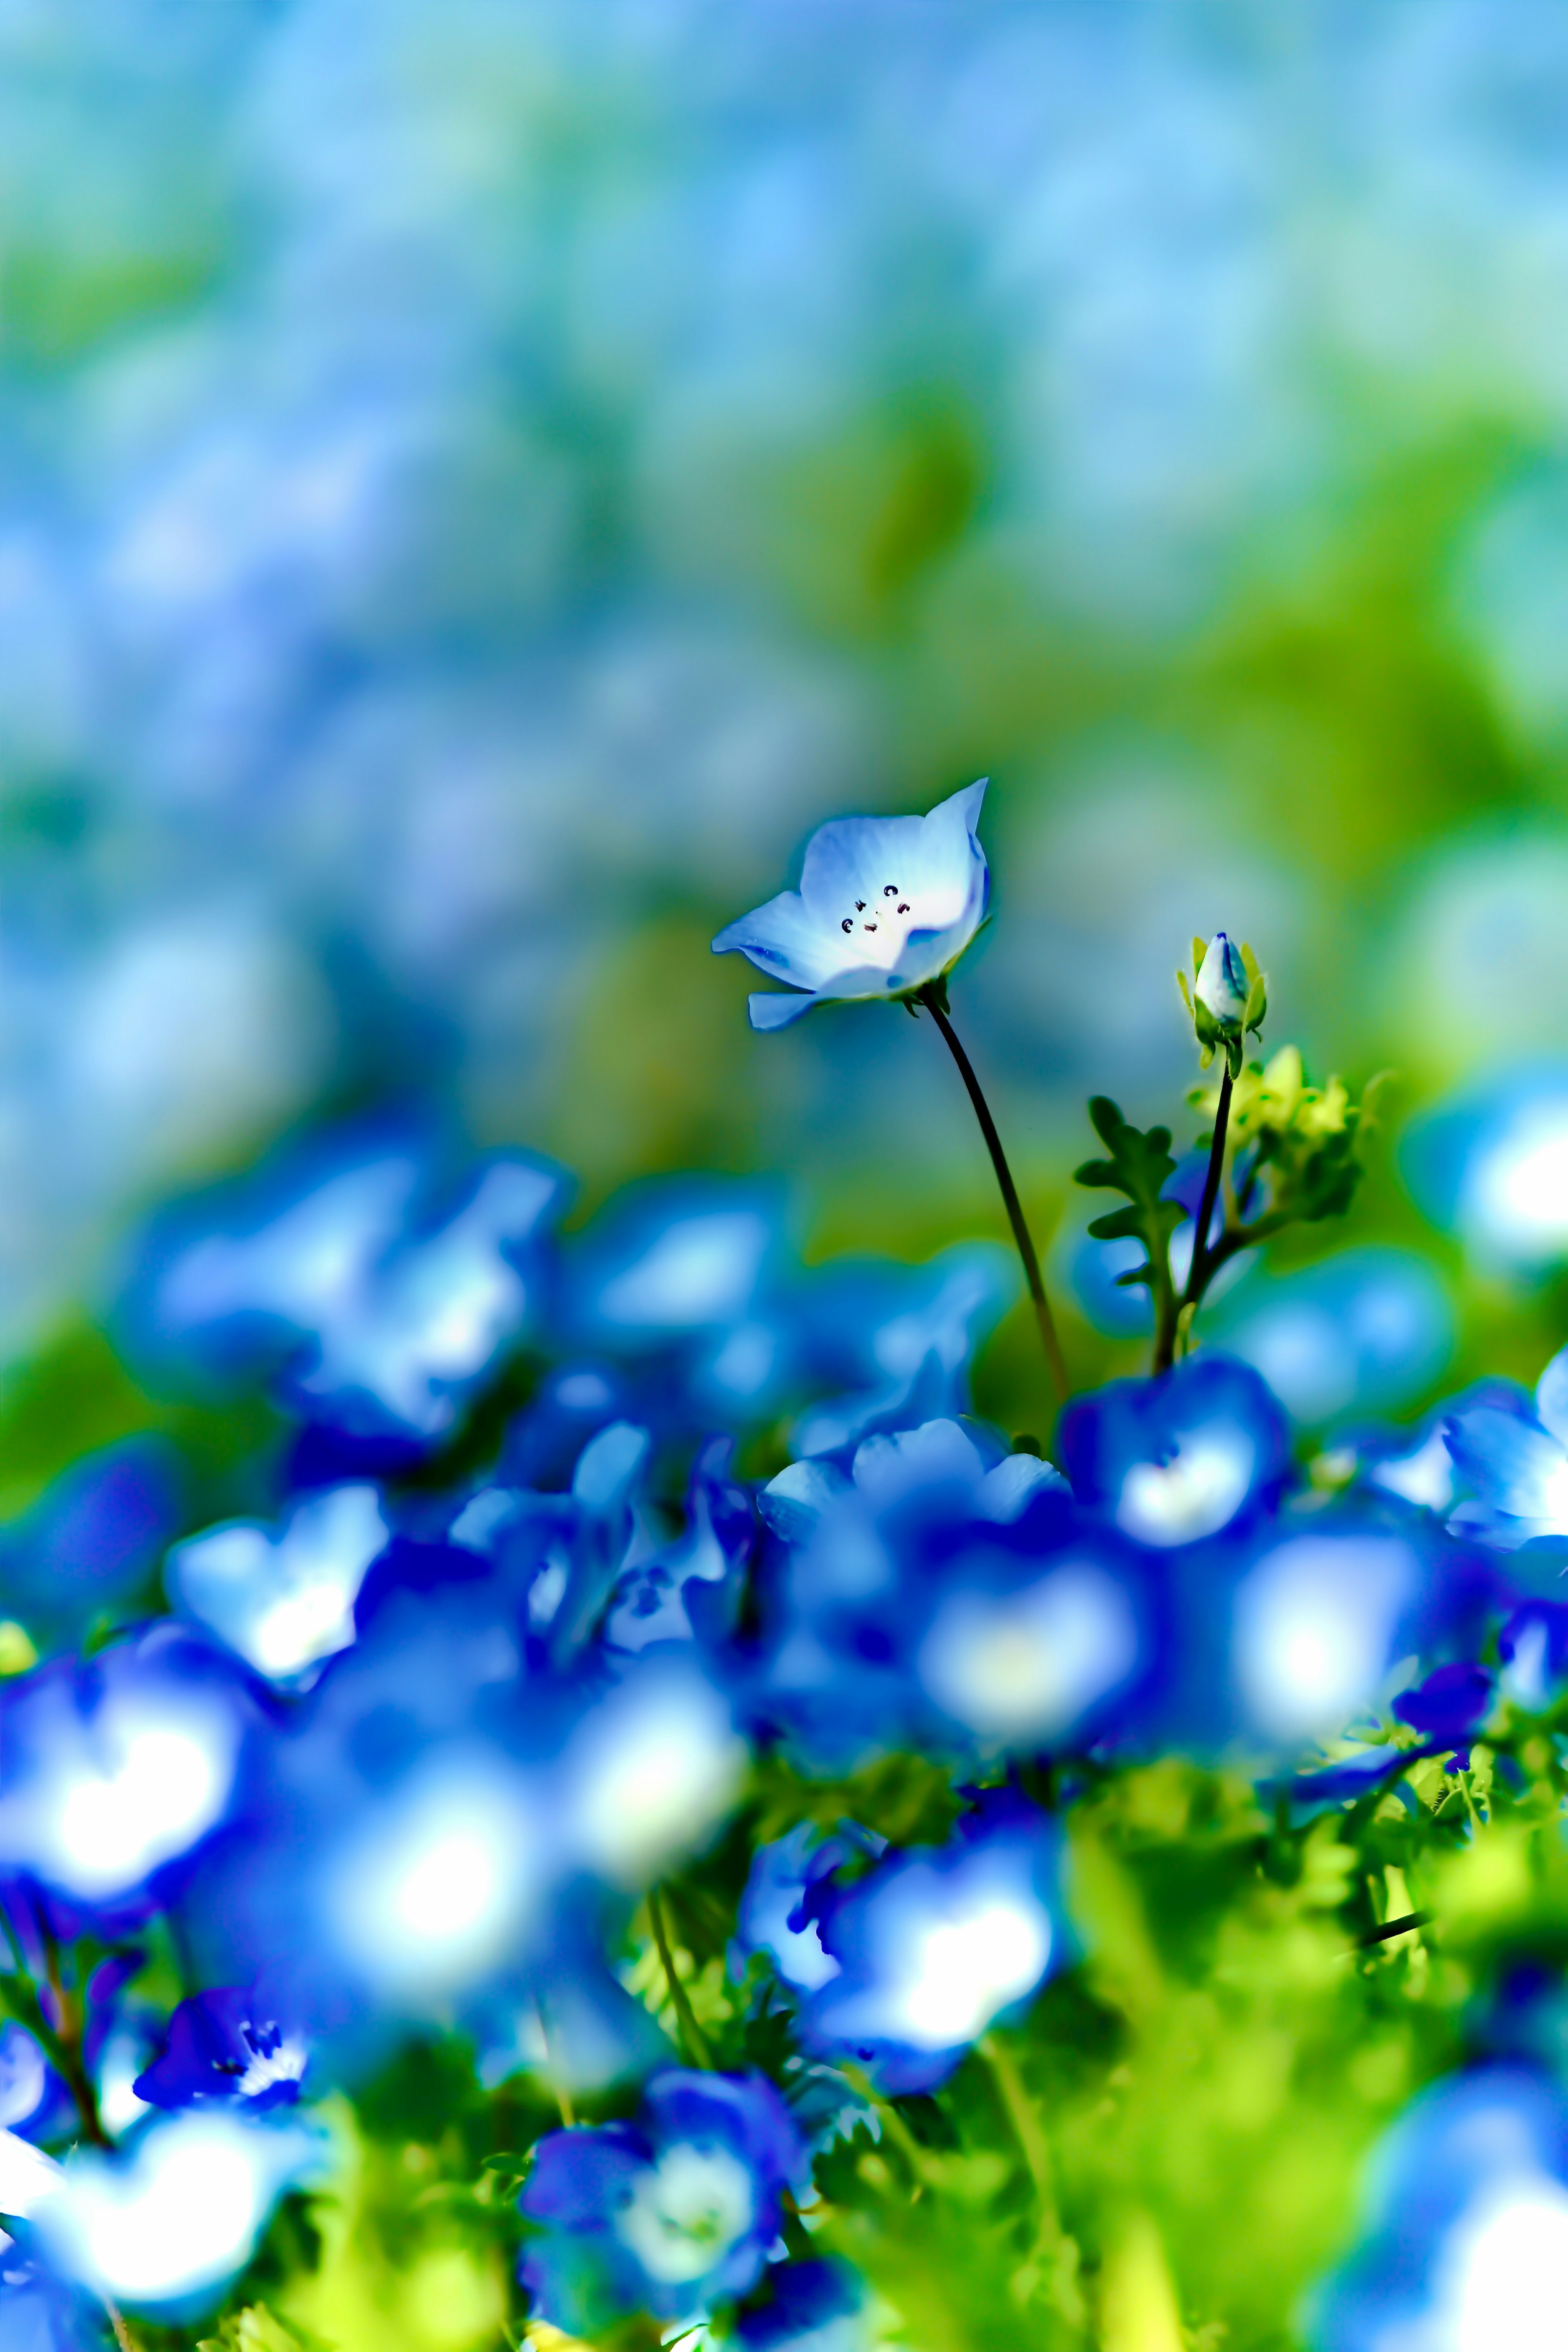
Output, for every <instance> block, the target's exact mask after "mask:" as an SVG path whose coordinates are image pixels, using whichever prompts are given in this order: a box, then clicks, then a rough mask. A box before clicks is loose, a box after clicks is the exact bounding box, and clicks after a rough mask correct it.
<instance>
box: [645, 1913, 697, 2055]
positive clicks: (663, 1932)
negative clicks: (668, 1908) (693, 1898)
mask: <svg viewBox="0 0 1568 2352" xmlns="http://www.w3.org/2000/svg"><path fill="white" fill-rule="evenodd" d="M647 1918H648V1926H649V1927H651V1928H652V1929H653V1940H654V1942H655V1943H656V1944H657V1945H658V1957H659V1963H660V1966H661V1967H662V1968H663V1969H664V1980H665V1983H666V1984H667V1985H668V1987H669V2000H670V2006H671V2008H672V2009H673V2010H674V2011H675V2021H676V2023H677V2025H678V2026H679V2029H680V2039H681V2041H682V2042H683V2043H684V2044H685V2048H686V2054H687V2056H688V2057H689V2059H691V2060H692V2062H693V2063H695V2064H696V2065H699V2066H711V2065H712V2063H713V2053H712V2052H711V2051H710V2049H709V2047H708V2043H707V2040H706V2037H705V2036H704V2034H703V2032H702V2028H701V2027H700V2025H699V2024H698V2022H697V2016H696V2012H695V2011H694V2010H693V2009H692V2006H691V2002H690V2000H689V1998H688V1995H687V1990H686V1987H685V1986H684V1985H683V1984H682V1983H681V1981H680V1979H679V1976H678V1975H677V1973H676V1968H675V1955H674V1953H673V1952H672V1951H671V1949H670V1945H669V1930H668V1927H666V1925H665V1918H664V1905H663V1902H662V1901H661V1899H660V1896H659V1892H658V1887H657V1886H650V1887H649V1888H648V1891H647Z"/></svg>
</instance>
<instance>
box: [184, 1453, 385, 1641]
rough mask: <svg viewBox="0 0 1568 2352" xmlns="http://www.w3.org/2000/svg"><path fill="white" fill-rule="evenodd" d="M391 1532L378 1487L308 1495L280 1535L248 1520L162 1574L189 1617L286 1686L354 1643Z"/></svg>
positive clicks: (199, 1541)
mask: <svg viewBox="0 0 1568 2352" xmlns="http://www.w3.org/2000/svg"><path fill="white" fill-rule="evenodd" d="M390 1532H391V1531H390V1529H389V1528H388V1526H387V1523H386V1520H385V1519H384V1517H383V1515H382V1504H381V1497H380V1496H379V1494H378V1493H377V1491H376V1489H375V1487H374V1486H333V1487H330V1488H328V1489H327V1490H326V1491H325V1492H324V1493H322V1494H318V1495H310V1496H306V1497H305V1498H304V1499H303V1500H301V1501H300V1502H298V1503H296V1504H295V1505H294V1506H293V1507H292V1509H291V1510H290V1511H289V1514H288V1517H287V1518H286V1519H285V1521H284V1523H283V1526H282V1528H280V1529H279V1532H278V1534H276V1535H270V1534H268V1530H267V1529H266V1528H264V1527H258V1526H257V1525H256V1524H255V1522H254V1521H252V1520H248V1519H236V1520H231V1521H229V1522H228V1523H227V1524H226V1525H225V1526H223V1527H217V1528H207V1529H206V1530H205V1533H203V1534H202V1535H199V1536H193V1537H191V1538H189V1539H188V1540H187V1541H186V1542H184V1543H182V1544H176V1545H175V1547H174V1550H173V1551H172V1552H171V1553H170V1554H169V1558H168V1562H167V1565H166V1567H165V1570H164V1575H165V1578H166V1580H167V1582H168V1587H169V1591H170V1592H171V1594H172V1595H173V1597H174V1600H175V1601H176V1602H177V1603H179V1604H180V1605H181V1606H182V1607H184V1610H185V1611H186V1612H187V1613H188V1614H189V1615H190V1616H192V1617H194V1618H195V1619H196V1620H197V1622H199V1623H201V1624H203V1625H205V1626H206V1627H207V1628H208V1630H209V1631H210V1632H212V1633H216V1635H217V1636H218V1639H219V1640H220V1641H223V1642H226V1643H228V1646H229V1648H230V1649H231V1650H235V1651H237V1652H238V1654H239V1655H240V1656H241V1657H242V1658H244V1659H245V1661H246V1663H247V1664H248V1665H251V1666H254V1667H255V1668H256V1671H257V1672H258V1674H262V1675H267V1676H268V1679H269V1680H271V1681H273V1682H279V1683H292V1682H298V1681H300V1680H301V1679H309V1677H310V1674H311V1672H312V1670H314V1669H319V1668H320V1666H321V1661H322V1660H323V1659H325V1658H329V1657H331V1655H332V1654H333V1653H334V1652H335V1651H338V1650H342V1649H346V1648H347V1647H348V1645H349V1643H351V1642H352V1641H353V1638H354V1601H355V1600H356V1598H357V1597H358V1593H359V1589H360V1585H361V1582H362V1580H363V1576H364V1572H365V1570H366V1569H367V1568H368V1567H369V1566H370V1563H371V1561H372V1560H373V1559H375V1557H376V1555H377V1554H378V1553H379V1552H381V1551H382V1550H383V1549H384V1548H385V1545H386V1541H387V1538H388V1536H389V1534H390Z"/></svg>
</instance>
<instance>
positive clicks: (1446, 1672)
mask: <svg viewBox="0 0 1568 2352" xmlns="http://www.w3.org/2000/svg"><path fill="white" fill-rule="evenodd" d="M1496 1693H1497V1685H1496V1682H1495V1681H1494V1679H1493V1677H1492V1676H1491V1675H1489V1673H1488V1672H1487V1670H1486V1668H1485V1666H1478V1665H1472V1664H1468V1663H1467V1662H1466V1661H1465V1660H1463V1659H1456V1660H1455V1661H1454V1662H1453V1663H1452V1664H1448V1665H1446V1666H1435V1667H1434V1668H1433V1670H1432V1672H1431V1673H1430V1674H1429V1675H1427V1676H1426V1680H1425V1681H1424V1682H1421V1683H1418V1684H1417V1685H1415V1688H1414V1689H1413V1690H1407V1691H1401V1692H1400V1693H1399V1695H1398V1696H1397V1697H1396V1698H1395V1700H1394V1716H1395V1717H1396V1719H1397V1720H1398V1721H1399V1722H1400V1723H1407V1724H1408V1725H1409V1726H1410V1728H1411V1729H1412V1731H1419V1732H1421V1733H1423V1734H1424V1735H1425V1736H1426V1738H1428V1739H1431V1740H1435V1741H1436V1742H1437V1743H1438V1744H1439V1745H1440V1746H1443V1747H1446V1748H1453V1749H1454V1750H1455V1751H1456V1752H1455V1757H1454V1766H1455V1769H1458V1770H1459V1771H1468V1769H1469V1761H1470V1754H1469V1750H1470V1742H1471V1741H1472V1739H1474V1738H1475V1736H1476V1734H1477V1732H1478V1731H1479V1729H1480V1727H1481V1726H1482V1725H1483V1724H1484V1723H1485V1721H1486V1719H1487V1717H1488V1716H1489V1715H1490V1713H1491V1711H1492V1703H1493V1700H1494V1698H1495V1696H1496Z"/></svg>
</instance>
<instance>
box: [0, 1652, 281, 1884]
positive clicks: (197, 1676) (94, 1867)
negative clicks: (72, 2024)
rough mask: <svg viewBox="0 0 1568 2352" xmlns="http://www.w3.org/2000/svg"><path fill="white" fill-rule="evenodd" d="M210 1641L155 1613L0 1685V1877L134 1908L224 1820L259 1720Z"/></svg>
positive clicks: (174, 1876) (177, 1871)
mask: <svg viewBox="0 0 1568 2352" xmlns="http://www.w3.org/2000/svg"><path fill="white" fill-rule="evenodd" d="M257 1723H258V1716H257V1711H256V1707H255V1704H254V1701H253V1700H252V1698H251V1697H250V1696H249V1690H248V1685H247V1683H246V1681H245V1680H244V1678H242V1676H241V1675H240V1674H239V1673H238V1671H237V1669H236V1668H235V1667H233V1666H232V1665H231V1664H230V1663H229V1661H228V1660H227V1659H226V1657H225V1656H224V1655H223V1654H220V1653H218V1652H216V1651H215V1650H213V1649H211V1648H209V1647H208V1646H207V1644H206V1643H204V1642H203V1641H201V1640H199V1639H198V1638H197V1637H196V1636H195V1635H194V1634H192V1633H187V1632H186V1631H185V1630H184V1628H182V1627H180V1626H177V1625H175V1624H173V1623H171V1622H164V1623H163V1624H159V1625H155V1626H153V1628H152V1629H151V1630H150V1631H149V1632H147V1633H142V1634H141V1635H139V1636H137V1637H135V1638H133V1639H129V1640H122V1641H120V1642H116V1643H111V1644H110V1646H109V1647H107V1648H105V1649H102V1650H100V1651H98V1652H97V1653H96V1654H94V1655H93V1656H92V1657H91V1658H86V1659H61V1660H58V1661H56V1662H54V1663H53V1664H48V1665H44V1666H40V1667H38V1668H37V1669H36V1670H35V1671H34V1672H33V1673H32V1674H30V1675H25V1676H23V1677H21V1678H20V1679H19V1680H18V1681H16V1683H14V1684H12V1685H11V1686H10V1687H9V1688H8V1689H7V1690H5V1692H4V1693H3V1694H0V1880H5V1879H11V1878H20V1879H21V1880H23V1881H24V1882H25V1883H30V1884H32V1885H37V1886H38V1887H40V1888H42V1889H44V1890H45V1891H46V1892H47V1894H48V1895H50V1896H52V1897H55V1898H58V1902H59V1903H60V1904H61V1905H63V1906H66V1909H67V1911H68V1913H71V1914H75V1915H77V1916H85V1917H89V1918H97V1919H123V1918H133V1917H135V1916H142V1915H143V1914H144V1913H145V1912H146V1911H147V1910H148V1909H149V1908H150V1907H152V1906H153V1905H155V1904H156V1903H157V1902H158V1901H160V1900H162V1899H163V1897H164V1896H166V1895H167V1894H168V1892H169V1891H170V1889H171V1888H172V1887H174V1885H177V1884H178V1882H179V1880H180V1878H181V1877H182V1875H183V1874H184V1872H185V1870H186V1869H188V1867H189V1865H190V1864H192V1862H193V1860H194V1859H195V1856H196V1855H197V1854H198V1853H199V1852H200V1850H201V1848H202V1847H203V1845H204V1844H205V1842H206V1841H207V1840H208V1839H210V1838H211V1837H212V1836H213V1835H214V1833H215V1832H216V1831H218V1830H219V1829H220V1828H221V1827H222V1826H223V1824H224V1823H225V1822H226V1820H227V1819H228V1817H229V1815H230V1812H231V1811H232V1810H233V1808H234V1805H235V1803H236V1801H237V1794H238V1791H239V1789H240V1786H241V1770H240V1766H241V1757H242V1751H243V1750H244V1749H245V1748H246V1744H247V1736H248V1735H250V1734H251V1733H252V1731H253V1729H254V1727H256V1725H257Z"/></svg>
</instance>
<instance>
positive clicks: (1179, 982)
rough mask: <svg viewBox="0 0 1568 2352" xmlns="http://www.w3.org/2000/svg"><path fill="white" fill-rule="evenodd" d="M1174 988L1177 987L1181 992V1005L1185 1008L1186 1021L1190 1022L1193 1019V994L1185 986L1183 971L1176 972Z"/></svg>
mask: <svg viewBox="0 0 1568 2352" xmlns="http://www.w3.org/2000/svg"><path fill="white" fill-rule="evenodd" d="M1176 986H1177V987H1178V988H1179V989H1180V990H1181V992H1182V1003H1184V1005H1185V1006H1186V1008H1187V1019H1188V1020H1189V1021H1191V1020H1192V1019H1193V1017H1194V1015H1193V992H1192V990H1191V989H1190V988H1189V987H1188V986H1187V975H1186V973H1185V972H1184V971H1178V972H1177V974H1176Z"/></svg>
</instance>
